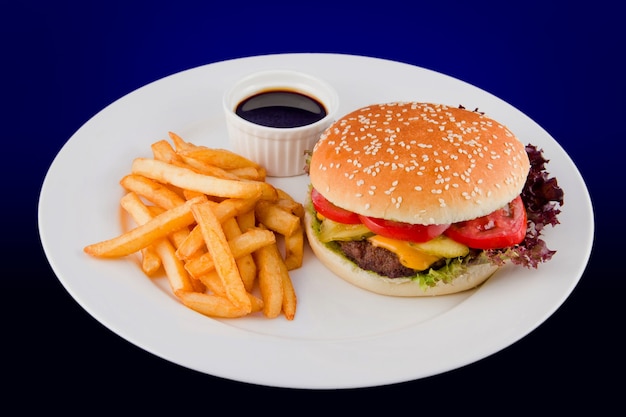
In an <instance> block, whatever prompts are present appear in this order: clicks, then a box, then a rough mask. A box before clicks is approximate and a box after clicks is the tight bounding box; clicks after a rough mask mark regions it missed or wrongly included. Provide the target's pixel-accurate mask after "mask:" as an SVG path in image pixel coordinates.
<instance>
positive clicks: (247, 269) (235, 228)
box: [222, 217, 257, 292]
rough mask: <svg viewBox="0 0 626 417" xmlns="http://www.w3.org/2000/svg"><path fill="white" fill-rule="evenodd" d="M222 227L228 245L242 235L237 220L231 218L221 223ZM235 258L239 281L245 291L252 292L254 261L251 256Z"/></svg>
mask: <svg viewBox="0 0 626 417" xmlns="http://www.w3.org/2000/svg"><path fill="white" fill-rule="evenodd" d="M222 227H223V229H224V235H225V236H226V239H228V244H229V245H230V242H232V241H233V239H236V238H238V237H239V236H241V235H242V234H243V233H242V232H241V229H240V228H239V224H238V223H237V220H236V219H235V218H234V217H231V218H229V219H228V220H226V221H225V222H224V223H222ZM233 255H234V254H233ZM235 258H236V262H237V268H238V269H239V274H241V280H242V281H243V285H244V287H245V288H246V291H248V292H250V291H252V287H253V286H254V280H255V278H256V273H257V268H256V264H255V263H254V259H252V255H251V254H246V255H242V256H239V257H235Z"/></svg>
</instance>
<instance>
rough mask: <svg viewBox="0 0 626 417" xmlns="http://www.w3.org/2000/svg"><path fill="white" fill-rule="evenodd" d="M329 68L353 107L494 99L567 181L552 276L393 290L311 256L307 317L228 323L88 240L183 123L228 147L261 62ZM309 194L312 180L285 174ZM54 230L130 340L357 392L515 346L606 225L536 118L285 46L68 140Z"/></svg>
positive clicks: (221, 370) (76, 271)
mask: <svg viewBox="0 0 626 417" xmlns="http://www.w3.org/2000/svg"><path fill="white" fill-rule="evenodd" d="M276 68H282V69H293V70H299V71H304V72H309V73H311V74H314V75H317V76H320V77H322V78H324V79H326V80H327V81H328V82H330V83H332V84H333V85H334V86H335V87H336V89H337V90H338V92H339V95H340V100H341V105H340V106H341V110H340V114H344V113H347V112H348V111H350V110H352V109H354V108H357V107H361V106H364V105H367V104H371V103H375V102H384V101H392V100H420V101H431V102H440V103H446V104H450V105H454V106H456V105H459V104H462V105H464V106H465V107H467V108H479V109H480V110H481V111H483V112H485V113H486V114H487V115H488V116H490V117H492V118H495V119H497V120H499V121H501V122H503V123H504V124H506V125H508V127H509V128H510V129H512V131H513V132H515V133H516V134H517V135H518V137H519V138H521V140H522V141H523V142H525V143H528V142H529V143H533V144H535V145H537V146H539V147H540V148H542V149H543V150H544V153H545V156H546V158H548V159H549V160H550V162H549V164H548V165H547V169H548V171H549V172H550V174H551V175H553V176H556V177H557V178H558V180H559V184H560V185H561V187H562V188H563V189H564V191H565V200H566V205H565V206H564V210H563V212H562V214H561V215H560V217H559V219H560V221H561V224H560V225H558V226H557V227H555V228H548V229H547V230H546V232H545V240H546V241H547V243H548V246H549V247H550V248H552V249H556V250H558V252H557V254H556V255H555V257H554V258H553V259H552V260H551V261H550V262H549V263H546V264H542V265H540V267H539V269H537V270H529V269H525V268H521V267H506V268H504V269H502V270H500V271H498V272H497V273H496V275H495V276H493V277H492V278H491V279H490V280H489V281H487V283H486V284H485V285H483V286H482V287H480V288H479V289H478V290H473V291H469V292H466V293H463V294H457V295H452V296H444V297H436V298H406V299H402V298H391V297H385V296H379V295H375V294H371V293H368V292H366V291H363V290H361V289H359V288H356V287H353V286H350V285H349V284H347V283H346V282H345V281H343V280H341V279H339V278H337V277H335V276H334V275H332V274H331V273H329V272H327V270H326V269H325V268H324V267H323V266H322V265H321V264H320V263H319V262H318V261H317V260H316V258H315V257H314V256H313V255H312V252H311V251H310V250H308V248H307V251H306V253H305V259H304V265H303V267H302V268H301V269H299V270H296V271H293V272H292V279H293V281H294V284H295V287H296V291H297V294H298V311H297V315H296V318H295V320H293V321H287V320H285V319H284V318H283V317H282V316H281V317H280V318H277V319H273V320H269V319H265V318H264V317H263V316H260V315H255V316H251V317H247V318H241V319H233V320H214V319H211V318H208V317H205V316H203V315H200V314H198V313H196V312H194V311H192V310H190V309H188V308H186V307H184V306H183V305H181V304H180V303H179V302H178V301H177V300H176V298H175V297H174V296H173V295H172V294H171V292H170V291H169V288H168V286H167V281H166V279H165V278H157V279H155V280H150V279H148V278H146V277H145V276H144V275H143V273H142V272H141V271H140V269H139V267H138V265H137V259H136V258H135V257H128V258H125V259H119V260H110V261H104V260H97V259H93V258H90V257H89V256H87V255H85V254H84V253H83V251H82V249H83V247H84V246H85V245H87V244H89V243H93V242H96V241H99V240H102V239H105V238H109V237H113V236H115V235H116V234H118V233H119V232H121V224H120V209H119V204H118V201H119V198H120V197H121V195H122V189H121V187H120V186H119V184H118V181H119V179H121V178H122V176H123V175H125V174H126V173H128V172H129V169H130V164H131V161H132V160H133V158H135V157H137V156H148V157H149V156H151V152H150V144H151V143H153V142H155V141H156V140H159V139H166V138H167V137H168V136H167V135H168V131H173V132H176V133H178V134H179V135H180V136H182V137H183V138H184V139H186V140H188V141H191V142H194V143H197V144H204V145H208V146H212V147H224V148H228V140H227V138H226V128H225V125H224V120H223V117H222V110H221V99H222V93H223V91H224V89H225V88H227V87H228V86H230V85H231V84H232V83H233V82H235V81H236V80H237V79H239V78H240V77H242V76H244V75H245V74H248V73H250V72H252V71H255V70H265V69H276ZM271 182H273V183H274V184H275V185H277V186H279V187H282V188H284V189H285V190H286V191H288V192H290V193H291V194H292V195H293V196H294V197H295V198H296V199H298V200H300V201H304V195H305V192H306V189H307V184H308V179H307V177H306V176H298V177H292V178H281V179H275V180H272V181H271ZM39 227H40V235H41V240H42V244H43V247H44V250H45V253H46V255H47V257H48V259H49V262H50V264H51V266H52V268H53V270H54V272H55V273H56V275H57V276H58V278H59V280H60V281H61V283H62V284H63V285H64V286H65V288H66V289H67V291H68V292H69V293H70V294H71V295H72V296H73V297H74V298H75V299H76V301H77V302H78V303H79V304H80V305H81V306H82V307H83V308H84V309H85V310H86V311H88V312H89V313H90V314H91V315H92V316H93V317H95V318H96V319H97V320H99V321H100V322H101V323H102V324H104V325H105V326H107V327H108V328H109V329H111V330H112V331H114V332H115V333H117V334H118V335H120V336H121V337H123V338H125V339H126V340H128V341H129V342H131V343H133V344H135V345H137V346H139V347H141V348H143V349H145V350H146V351H148V352H151V353H153V354H154V355H157V356H159V357H161V358H164V359H166V360H169V361H171V362H173V363H176V364H179V365H181V366H184V367H188V368H191V369H194V370H196V371H200V372H204V373H207V374H211V375H216V376H219V377H224V378H228V379H233V380H238V381H243V382H249V383H255V384H262V385H268V386H280V387H291V388H354V387H366V386H376V385H384V384H390V383H396V382H403V381H408V380H414V379H419V378H423V377H427V376H431V375H434V374H438V373H442V372H446V371H449V370H452V369H455V368H458V367H461V366H464V365H467V364H469V363H472V362H474V361H477V360H479V359H482V358H484V357H486V356H489V355H491V354H493V353H495V352H498V351H499V350H501V349H503V348H505V347H507V346H509V345H511V344H512V343H514V342H516V341H517V340H519V339H521V338H522V337H524V336H525V335H527V334H528V333H529V332H531V331H532V330H534V329H535V328H536V327H537V326H539V325H540V324H541V323H542V322H543V321H544V320H546V319H547V318H548V317H549V316H550V315H551V314H552V313H554V311H555V310H556V309H557V308H559V306H560V305H561V304H562V303H563V302H564V301H565V299H566V298H567V297H568V295H569V294H570V293H571V291H572V290H573V289H574V287H575V285H576V284H577V282H578V280H579V279H580V277H581V276H582V273H583V272H584V269H585V267H586V264H587V261H588V259H589V256H590V252H591V247H592V241H593V233H594V223H593V212H592V206H591V201H590V198H589V194H588V190H587V188H586V186H585V183H584V181H583V179H582V177H581V175H580V173H579V171H578V170H577V168H576V166H575V165H574V164H573V162H572V160H571V159H570V157H569V156H568V155H567V154H566V153H565V151H564V150H563V149H562V148H561V147H560V146H559V144H558V143H557V142H556V141H555V140H554V139H553V138H552V137H551V136H550V135H549V134H548V133H547V132H546V131H545V130H543V129H542V128H541V127H540V126H538V125H537V124H536V123H535V122H533V121H532V120H531V119H530V118H528V117H527V116H526V115H524V114H522V113H521V112H520V111H518V110H517V109H515V108H514V107H512V106H511V105H509V104H507V103H506V102H504V101H502V100H501V99H499V98H497V97H494V96H493V95H491V94H489V93H487V92H485V91H483V90H481V89H479V88H476V87H474V86H472V85H469V84H467V83H465V82H462V81H459V80H457V79H454V78H451V77H449V76H446V75H442V74H440V73H436V72H433V71H430V70H426V69H423V68H419V67H415V66H411V65H407V64H403V63H398V62H392V61H387V60H382V59H376V58H369V57H361V56H351V55H335V54H280V55H267V56H258V57H249V58H242V59H236V60H231V61H225V62H218V63H215V64H210V65H205V66H201V67H198V68H194V69H190V70H187V71H183V72H181V73H177V74H174V75H172V76H169V77H166V78H163V79H161V80H158V81H156V82H154V83H151V84H149V85H146V86H144V87H142V88H140V89H138V90H136V91H134V92H132V93H130V94H128V95H126V96H124V97H122V98H121V99H119V100H117V101H116V102H114V103H113V104H111V105H110V106H108V107H106V108H104V109H103V110H102V111H101V112H100V113H98V114H97V115H95V116H94V117H93V118H92V119H91V120H89V121H88V122H87V123H85V125H83V126H82V127H81V128H80V129H79V130H78V131H77V132H76V133H75V134H74V135H73V136H72V137H71V138H70V140H69V141H68V142H67V143H66V144H65V146H64V147H63V148H62V149H61V151H60V152H59V154H58V156H57V157H56V159H55V160H54V162H53V163H52V165H51V167H50V169H49V172H48V174H47V176H46V178H45V181H44V184H43V187H42V190H41V198H40V202H39Z"/></svg>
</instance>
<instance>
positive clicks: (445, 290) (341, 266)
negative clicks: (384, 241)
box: [304, 211, 499, 297]
mask: <svg viewBox="0 0 626 417" xmlns="http://www.w3.org/2000/svg"><path fill="white" fill-rule="evenodd" d="M312 216H313V214H312V213H311V212H309V211H307V212H306V213H305V219H304V221H305V223H304V229H305V231H306V235H307V240H308V241H309V244H310V246H311V249H312V250H313V253H314V254H315V256H316V257H317V258H318V259H319V260H320V262H322V263H323V264H324V265H325V266H326V267H327V268H328V269H329V270H330V271H331V272H333V273H334V274H335V275H337V276H338V277H340V278H342V279H343V280H345V281H347V282H349V283H350V284H352V285H354V286H356V287H359V288H362V289H364V290H367V291H371V292H373V293H377V294H382V295H389V296H396V297H426V296H439V295H447V294H455V293H458V292H462V291H467V290H470V289H472V288H475V287H478V286H479V285H480V284H482V283H483V282H485V281H486V280H487V279H488V278H489V277H491V276H492V275H493V274H494V272H496V271H497V270H498V269H499V267H498V266H496V265H494V264H490V263H483V264H478V265H472V266H469V267H467V269H466V270H465V271H464V272H463V273H462V274H460V275H459V276H457V277H456V278H454V279H453V280H452V281H450V282H447V283H445V282H443V281H439V282H437V284H436V285H435V286H432V287H425V288H424V287H422V286H420V284H419V282H418V281H415V280H411V279H410V278H388V277H384V276H381V275H378V274H376V273H374V272H371V271H366V270H365V269H361V268H359V267H358V266H357V265H356V264H355V263H354V262H352V261H350V260H348V258H346V257H345V256H343V255H342V254H340V253H339V252H335V251H333V250H331V249H330V248H329V247H328V246H327V245H326V244H324V243H322V242H321V241H320V240H319V239H318V238H317V237H316V234H315V231H314V228H313V218H312Z"/></svg>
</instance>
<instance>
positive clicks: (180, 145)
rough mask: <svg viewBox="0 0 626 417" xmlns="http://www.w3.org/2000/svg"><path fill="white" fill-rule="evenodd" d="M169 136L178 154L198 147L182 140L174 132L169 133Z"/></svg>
mask: <svg viewBox="0 0 626 417" xmlns="http://www.w3.org/2000/svg"><path fill="white" fill-rule="evenodd" d="M168 135H169V137H170V139H172V142H174V148H175V149H176V152H178V151H181V150H183V149H194V148H195V147H196V145H194V144H193V143H189V142H186V141H185V140H184V139H183V138H181V137H180V136H178V135H177V134H176V133H174V132H168Z"/></svg>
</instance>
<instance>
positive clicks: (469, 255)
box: [305, 102, 563, 296]
mask: <svg viewBox="0 0 626 417" xmlns="http://www.w3.org/2000/svg"><path fill="white" fill-rule="evenodd" d="M547 162H548V161H547V160H546V159H544V158H543V154H542V151H541V150H538V149H537V148H536V147H535V146H533V145H530V144H529V145H524V144H522V142H521V141H520V140H519V139H518V138H517V137H516V136H515V135H514V134H513V133H512V132H511V131H510V130H509V129H508V128H507V127H506V126H504V125H503V124H501V123H498V122H497V121H495V120H493V119H490V118H489V117H487V116H485V115H484V114H483V113H481V112H478V111H477V110H474V111H471V110H467V109H465V108H464V107H463V106H458V107H453V106H447V105H443V104H433V103H421V102H392V103H385V104H374V105H371V106H367V107H363V108H360V109H357V110H354V111H353V112H351V113H349V114H347V115H345V116H344V117H342V118H340V119H338V120H337V121H336V122H334V123H333V125H331V126H330V127H329V128H328V129H327V130H326V131H325V132H324V133H323V134H322V136H321V137H320V140H319V141H318V142H317V143H316V145H315V146H314V148H313V149H312V151H311V152H310V154H309V157H308V166H307V172H308V175H309V179H310V186H309V192H308V194H307V195H308V198H307V202H306V204H305V205H306V213H305V230H306V234H307V239H308V241H309V244H310V246H311V248H312V250H313V252H314V253H315V255H316V256H317V258H318V259H319V260H320V261H321V262H322V263H323V264H324V265H325V266H326V267H327V268H328V269H330V270H331V271H332V272H334V273H335V274H336V275H338V276H339V277H341V278H343V279H345V280H346V281H348V282H350V283H352V284H354V285H356V286H358V287H361V288H363V289H366V290H369V291H372V292H375V293H379V294H385V295H393V296H429V295H443V294H452V293H457V292H460V291H465V290H468V289H471V288H474V287H476V286H478V285H480V284H481V283H483V282H484V281H486V280H487V279H488V278H489V277H490V276H492V275H493V274H494V273H495V272H496V271H497V270H498V269H499V268H500V267H502V266H503V265H505V264H506V263H509V262H510V263H514V264H517V265H522V266H525V267H529V268H530V267H534V268H536V267H537V265H538V264H539V263H541V262H545V261H547V260H549V259H550V258H551V257H552V256H553V255H554V253H555V251H553V250H550V249H548V248H547V246H546V244H545V242H544V241H543V240H542V239H541V238H540V236H541V232H542V229H543V228H544V226H545V225H547V224H551V225H552V226H554V225H556V224H557V223H558V220H557V215H558V213H559V212H560V206H561V205H562V204H563V191H562V190H561V189H560V187H559V186H558V183H557V182H556V179H554V178H550V177H549V175H548V173H547V172H546V170H545V163H547Z"/></svg>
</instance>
